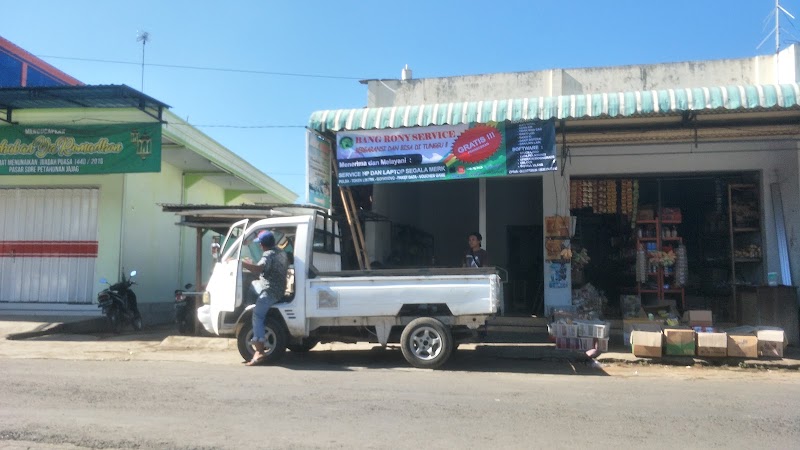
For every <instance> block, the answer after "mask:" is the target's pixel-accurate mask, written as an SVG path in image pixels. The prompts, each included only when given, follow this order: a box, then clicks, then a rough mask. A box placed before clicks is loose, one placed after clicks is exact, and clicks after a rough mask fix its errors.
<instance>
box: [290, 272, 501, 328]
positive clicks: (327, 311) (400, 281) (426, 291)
mask: <svg viewBox="0 0 800 450" xmlns="http://www.w3.org/2000/svg"><path fill="white" fill-rule="evenodd" d="M307 294H308V295H307V296H306V302H307V303H306V314H307V317H308V318H322V317H342V316H345V317H346V316H395V315H397V314H398V312H399V311H400V308H401V307H402V306H403V305H404V304H446V305H447V307H448V308H449V309H450V311H451V312H452V313H453V315H456V316H458V315H472V314H495V313H496V312H497V307H498V305H499V298H498V297H499V296H502V289H501V285H500V281H499V277H498V276H497V275H481V274H476V275H443V276H392V277H363V276H362V277H321V278H316V279H313V280H310V283H309V290H308V292H307Z"/></svg>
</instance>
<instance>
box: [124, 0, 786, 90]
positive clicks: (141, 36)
mask: <svg viewBox="0 0 800 450" xmlns="http://www.w3.org/2000/svg"><path fill="white" fill-rule="evenodd" d="M776 1H777V0H776ZM136 42H141V43H142V88H141V91H142V92H144V47H145V45H147V43H148V42H150V33H148V32H147V31H139V32H137V33H136Z"/></svg>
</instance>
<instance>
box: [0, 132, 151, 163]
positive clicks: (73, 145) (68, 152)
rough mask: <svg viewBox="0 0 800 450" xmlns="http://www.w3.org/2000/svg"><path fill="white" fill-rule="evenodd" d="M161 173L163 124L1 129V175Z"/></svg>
mask: <svg viewBox="0 0 800 450" xmlns="http://www.w3.org/2000/svg"><path fill="white" fill-rule="evenodd" d="M160 171H161V124H160V123H152V122H151V123H127V124H114V125H83V126H62V125H52V126H50V125H11V126H0V175H87V174H104V173H136V172H160Z"/></svg>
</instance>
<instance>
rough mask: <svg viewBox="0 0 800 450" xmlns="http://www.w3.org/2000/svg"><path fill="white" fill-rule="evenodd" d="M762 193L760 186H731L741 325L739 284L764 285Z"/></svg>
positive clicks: (733, 271)
mask: <svg viewBox="0 0 800 450" xmlns="http://www.w3.org/2000/svg"><path fill="white" fill-rule="evenodd" d="M761 196H762V192H761V187H760V185H759V184H756V183H753V184H744V183H741V184H736V183H731V184H729V185H728V227H729V228H728V231H729V236H728V238H729V239H730V240H729V249H728V251H729V252H730V253H729V255H730V256H729V257H730V283H731V291H732V292H731V294H732V297H733V305H732V312H733V319H734V320H735V321H736V322H738V321H739V320H740V319H741V318H740V317H739V306H738V297H739V296H738V295H737V292H736V291H737V285H739V284H740V283H743V282H744V283H746V284H753V285H758V284H762V283H763V282H764V275H765V274H764V264H763V258H764V253H763V251H764V250H765V248H764V237H763V236H762V225H763V223H762V216H763V204H762V198H761Z"/></svg>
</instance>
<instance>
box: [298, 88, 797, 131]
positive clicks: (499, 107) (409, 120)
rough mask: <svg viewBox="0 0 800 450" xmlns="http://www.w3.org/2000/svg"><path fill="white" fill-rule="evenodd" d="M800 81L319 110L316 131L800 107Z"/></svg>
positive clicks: (312, 125)
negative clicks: (799, 82)
mask: <svg viewBox="0 0 800 450" xmlns="http://www.w3.org/2000/svg"><path fill="white" fill-rule="evenodd" d="M798 107H800V84H797V83H791V84H760V85H741V86H717V87H699V88H680V89H662V90H648V91H633V92H610V93H608V92H607V93H600V94H581V95H560V96H558V97H527V98H511V99H505V100H487V101H478V102H457V103H437V104H426V105H410V106H394V107H385V108H357V109H333V110H323V111H316V112H314V113H313V114H312V115H311V118H310V119H309V121H308V127H309V128H311V129H313V130H317V131H342V130H372V129H383V128H400V127H416V126H428V125H457V124H462V123H475V122H477V123H486V122H501V121H505V120H508V121H512V122H518V121H524V120H535V119H541V120H547V119H573V120H575V119H608V118H626V117H631V118H633V117H648V116H649V117H653V116H668V115H678V114H681V113H682V112H684V111H695V112H714V111H720V110H729V111H763V110H781V109H798Z"/></svg>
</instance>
